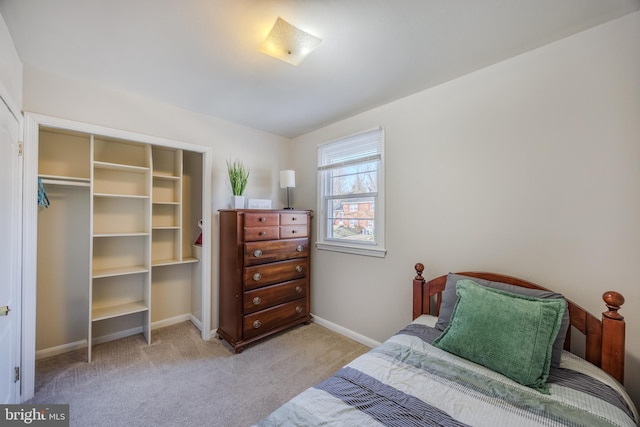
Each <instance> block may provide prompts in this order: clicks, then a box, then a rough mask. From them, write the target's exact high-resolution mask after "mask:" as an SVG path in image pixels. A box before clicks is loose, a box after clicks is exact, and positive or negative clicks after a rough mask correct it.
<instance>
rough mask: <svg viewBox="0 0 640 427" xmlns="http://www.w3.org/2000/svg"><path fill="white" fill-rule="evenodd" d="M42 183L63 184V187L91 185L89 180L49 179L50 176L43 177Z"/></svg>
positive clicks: (87, 186) (85, 186)
mask: <svg viewBox="0 0 640 427" xmlns="http://www.w3.org/2000/svg"><path fill="white" fill-rule="evenodd" d="M42 183H43V184H49V185H59V186H65V187H83V188H89V187H90V186H91V184H90V183H89V182H82V181H70V180H67V179H51V178H43V179H42Z"/></svg>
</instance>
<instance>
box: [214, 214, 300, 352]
mask: <svg viewBox="0 0 640 427" xmlns="http://www.w3.org/2000/svg"><path fill="white" fill-rule="evenodd" d="M310 236H311V211H302V210H256V209H238V210H221V211H220V287H219V309H218V310H219V324H218V336H219V337H220V338H221V339H224V340H226V341H227V342H228V343H229V344H231V346H233V348H234V350H235V351H236V352H237V353H240V352H241V351H242V350H244V347H245V346H246V345H248V344H251V343H252V342H254V341H257V340H259V339H262V338H265V337H267V336H269V335H272V334H275V333H277V332H280V331H283V330H285V329H288V328H290V327H292V326H295V325H297V324H300V323H308V322H309V321H310V320H311V315H310V314H309V311H310V303H309V254H310V251H309V238H310Z"/></svg>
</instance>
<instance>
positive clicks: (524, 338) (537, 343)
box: [433, 280, 566, 394]
mask: <svg viewBox="0 0 640 427" xmlns="http://www.w3.org/2000/svg"><path fill="white" fill-rule="evenodd" d="M456 294H457V296H458V301H457V302H456V305H455V308H454V309H453V314H452V315H451V322H450V323H449V326H447V329H445V331H444V332H443V333H442V335H441V336H440V337H438V338H437V339H436V340H434V342H433V344H434V345H435V346H436V347H438V348H441V349H442V350H445V351H448V352H449V353H453V354H456V355H458V356H461V357H463V358H465V359H468V360H471V361H472V362H475V363H478V364H480V365H483V366H486V367H487V368H489V369H492V370H494V371H496V372H499V373H501V374H503V375H505V376H507V377H509V378H511V379H512V380H514V381H516V382H518V383H520V384H522V385H525V386H528V387H531V388H534V389H536V390H538V391H540V392H541V393H545V394H548V393H549V389H548V388H547V385H546V383H547V378H548V377H549V368H550V365H551V350H552V347H553V342H554V340H555V339H556V336H557V335H558V331H559V330H560V324H561V323H562V316H563V314H564V310H565V309H566V307H565V306H566V304H565V302H564V301H563V300H559V299H541V298H535V297H529V296H524V295H516V294H513V293H511V292H506V291H501V290H498V289H492V288H487V287H485V286H481V285H478V284H477V283H474V282H473V281H472V280H460V281H459V282H458V284H457V289H456Z"/></svg>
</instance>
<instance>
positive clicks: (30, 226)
mask: <svg viewBox="0 0 640 427" xmlns="http://www.w3.org/2000/svg"><path fill="white" fill-rule="evenodd" d="M40 126H46V127H48V128H59V129H65V130H73V131H78V132H83V133H87V134H96V135H103V136H108V137H113V138H118V139H124V140H131V141H137V142H142V143H147V144H153V145H157V146H164V147H171V148H176V149H182V150H187V151H193V152H197V153H200V154H202V160H203V170H202V219H203V227H202V235H203V236H211V227H212V224H211V222H212V216H211V188H212V180H211V178H212V164H213V151H212V148H211V147H207V146H203V145H196V144H190V143H185V142H179V141H173V140H169V139H164V138H159V137H155V136H149V135H144V134H139V133H134V132H129V131H123V130H118V129H112V128H107V127H103V126H98V125H91V124H86V123H80V122H76V121H72V120H67V119H60V118H56V117H50V116H45V115H41V114H35V113H29V112H26V113H25V115H24V133H23V136H24V145H23V147H24V148H23V153H24V166H23V168H24V169H23V171H24V173H23V186H22V191H23V198H22V200H23V224H22V229H23V239H22V244H23V263H22V313H23V316H22V333H21V336H22V372H21V382H22V395H21V401H22V402H24V401H26V400H29V399H31V398H32V397H33V396H34V393H35V360H36V277H37V276H36V274H37V250H38V235H37V234H38V204H37V203H36V202H35V201H36V200H37V193H38V191H37V188H38V132H39V129H40ZM211 247H212V245H211V239H210V238H209V239H202V259H201V261H200V262H202V266H203V268H202V301H201V312H202V319H201V322H202V329H201V337H202V339H203V340H205V341H208V340H209V339H211ZM89 345H90V344H89Z"/></svg>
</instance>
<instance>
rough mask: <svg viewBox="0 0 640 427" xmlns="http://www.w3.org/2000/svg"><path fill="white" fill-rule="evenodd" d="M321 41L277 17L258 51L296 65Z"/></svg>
mask: <svg viewBox="0 0 640 427" xmlns="http://www.w3.org/2000/svg"><path fill="white" fill-rule="evenodd" d="M320 42H322V40H321V39H319V38H318V37H315V36H312V35H311V34H309V33H305V32H304V31H302V30H301V29H299V28H296V27H294V26H293V25H291V24H289V23H288V22H287V21H285V20H284V19H282V18H280V17H278V19H276V23H275V24H274V25H273V28H272V29H271V31H270V32H269V35H268V36H267V38H266V39H265V40H264V42H263V43H262V44H261V45H260V47H259V48H258V52H261V53H264V54H266V55H269V56H273V57H274V58H278V59H281V60H283V61H285V62H288V63H289V64H292V65H298V64H300V63H301V62H302V60H304V58H306V57H307V55H309V54H310V53H311V52H313V50H314V49H315V48H317V47H318V46H319V45H320Z"/></svg>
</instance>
